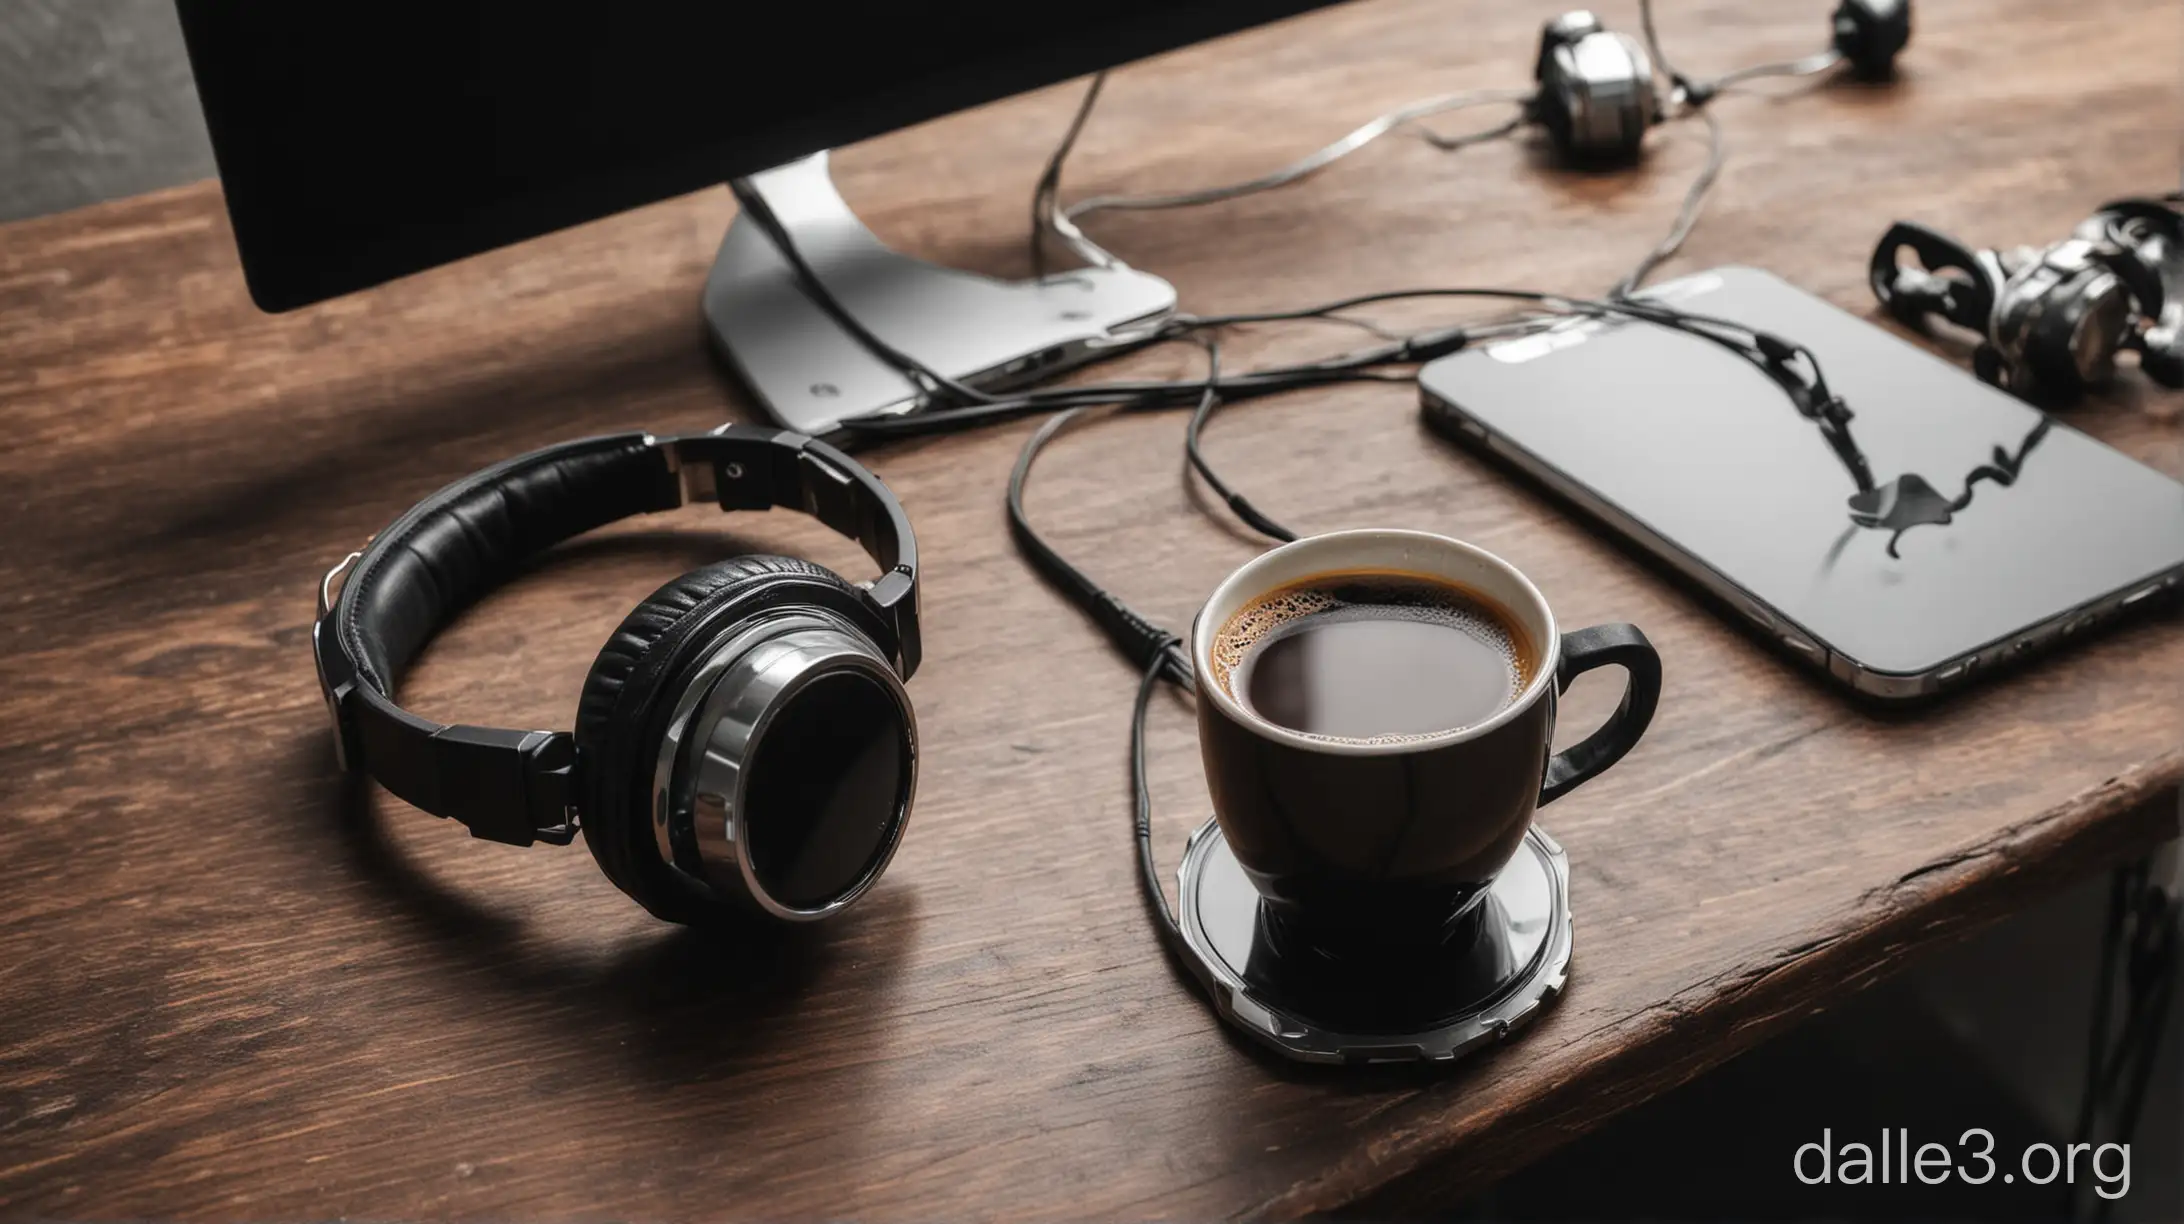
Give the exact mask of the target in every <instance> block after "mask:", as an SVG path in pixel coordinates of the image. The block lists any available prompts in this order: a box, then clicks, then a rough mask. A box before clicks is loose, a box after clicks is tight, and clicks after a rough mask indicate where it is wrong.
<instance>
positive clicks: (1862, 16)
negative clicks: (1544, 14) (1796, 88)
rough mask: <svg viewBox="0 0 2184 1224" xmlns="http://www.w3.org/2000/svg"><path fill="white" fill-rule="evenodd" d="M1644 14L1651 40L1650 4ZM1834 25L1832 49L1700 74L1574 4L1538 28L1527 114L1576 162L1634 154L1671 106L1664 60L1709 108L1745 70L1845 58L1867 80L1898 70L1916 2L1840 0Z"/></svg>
mask: <svg viewBox="0 0 2184 1224" xmlns="http://www.w3.org/2000/svg"><path fill="white" fill-rule="evenodd" d="M1645 12H1646V23H1647V25H1646V28H1647V31H1648V37H1649V38H1650V37H1651V30H1652V15H1651V10H1650V8H1648V9H1647V10H1645ZM1829 30H1830V39H1831V44H1832V51H1830V52H1823V53H1822V54H1820V55H1818V56H1814V57H1809V58H1808V59H1805V60H1796V61H1788V62H1784V63H1781V64H1768V65H1761V66H1759V67H1756V68H1752V69H1746V70H1745V71H1743V72H1737V73H1731V74H1729V75H1728V76H1726V77H1722V78H1720V79H1718V80H1713V81H1696V80H1693V79H1691V78H1689V77H1686V76H1684V75H1682V74H1681V73H1677V72H1674V71H1673V70H1671V69H1670V68H1669V67H1668V66H1667V65H1665V64H1659V65H1657V64H1655V63H1654V62H1653V57H1652V56H1649V55H1648V54H1647V53H1646V48H1645V45H1644V44H1643V43H1641V42H1639V40H1637V39H1635V38H1632V37H1631V36H1630V35H1628V34H1617V33H1615V32H1613V31H1611V30H1609V29H1608V28H1607V27H1606V26H1605V25H1604V24H1602V23H1601V20H1600V19H1599V18H1598V17H1596V16H1594V15H1593V14H1592V13H1591V12H1589V11H1587V10H1585V9H1576V10H1573V11H1571V12H1567V13H1564V14H1562V15H1561V16H1560V17H1557V18H1555V19H1554V20H1552V21H1550V22H1548V23H1547V24H1546V25H1545V26H1544V27H1542V28H1541V30H1540V36H1539V58H1538V60H1537V62H1536V63H1535V64H1534V66H1533V68H1532V78H1533V79H1534V80H1535V81H1537V82H1539V88H1538V90H1537V91H1536V92H1535V93H1534V94H1533V95H1532V101H1531V104H1530V110H1529V114H1530V117H1531V118H1532V119H1533V121H1535V122H1537V123H1538V124H1539V125H1540V126H1542V127H1544V128H1546V129H1547V133H1548V135H1549V137H1551V138H1552V139H1553V140H1554V143H1555V147H1556V148H1557V149H1558V150H1560V151H1561V153H1562V155H1563V156H1564V157H1566V158H1568V159H1570V160H1571V161H1574V162H1578V163H1581V164H1613V163H1620V162H1627V161H1629V160H1631V159H1632V158H1634V157H1636V156H1637V155H1638V150H1639V146H1640V145H1641V144H1643V143H1644V141H1645V135H1646V129H1647V128H1650V127H1652V126H1653V125H1654V124H1656V123H1659V122H1660V121H1661V119H1662V117H1663V112H1664V110H1665V109H1666V107H1664V105H1663V98H1662V96H1661V93H1660V90H1659V88H1658V86H1657V85H1656V84H1655V82H1654V70H1655V69H1656V68H1659V69H1660V70H1661V71H1662V72H1663V73H1665V74H1667V75H1668V76H1669V79H1670V82H1671V83H1672V84H1673V85H1674V86H1675V88H1676V91H1677V93H1676V95H1675V96H1676V97H1679V98H1681V99H1682V100H1683V102H1684V103H1685V104H1686V105H1687V106H1690V107H1700V106H1704V105H1705V104H1706V103H1707V102H1708V101H1710V100H1712V98H1713V97H1714V95H1715V94H1716V93H1717V92H1718V91H1719V90H1720V89H1721V88H1722V87H1723V86H1724V85H1726V84H1728V83H1729V82H1731V81H1735V80H1739V79H1741V78H1743V77H1745V76H1750V75H1769V74H1773V73H1777V72H1788V73H1792V74H1804V73H1808V72H1819V71H1825V70H1826V69H1827V68H1829V67H1832V66H1833V65H1835V64H1837V63H1842V64H1847V65H1848V66H1849V68H1850V72H1851V75H1853V76H1855V77H1857V78H1859V79H1861V80H1869V81H1880V80H1887V79H1888V78H1889V77H1891V76H1893V75H1894V74H1895V70H1896V54H1897V53H1898V52H1900V51H1902V50H1903V49H1904V47H1906V46H1908V45H1909V44H1910V42H1911V2H1910V0H1842V3H1840V4H1839V5H1837V6H1836V9H1835V13H1834V15H1833V16H1832V17H1831V18H1830V20H1829Z"/></svg>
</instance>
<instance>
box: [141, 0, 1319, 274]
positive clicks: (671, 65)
mask: <svg viewBox="0 0 2184 1224" xmlns="http://www.w3.org/2000/svg"><path fill="white" fill-rule="evenodd" d="M1329 2H1331V0H1104V2H1103V3H1100V4H1093V5H1075V4H1069V5H1061V4H1047V3H1040V2H1038V0H945V2H935V0H928V2H926V3H918V2H917V0H895V2H894V3H890V4H828V3H816V2H807V3H802V4H766V5H755V4H734V3H719V4H691V3H684V4H674V5H667V4H659V3H642V2H636V3H626V4H603V3H592V4H584V5H573V4H539V3H535V2H534V3H517V2H515V0H469V2H467V3H466V2H461V0H450V2H447V3H440V4H434V5H422V4H407V5H405V4H384V3H379V4H363V3H357V2H355V0H309V2H307V3H263V4H238V3H234V2H233V0H179V7H180V9H181V16H182V28H183V33H184V35H185V37H186V38H187V40H188V44H189V52H190V62H191V64H192V66H193V68H194V69H195V71H196V74H197V86H198V92H199V95H200V97H201V98H202V100H203V104H204V108H205V116H206V121H207V124H208V126H209V128H210V129H211V133H212V144H213V152H214V155H215V157H216V158H217V160H218V163H219V167H220V176H221V180H222V184H223V186H224V188H225V190H226V192H227V202H228V210H229V213H230V215H231V216H232V217H233V219H234V223H235V233H236V240H237V244H238V245H239V246H240V248H241V251H242V261H243V270H244V274H245V276H246V277H247V278H248V280H249V282H250V291H251V295H252V297H253V298H255V299H256V301H257V303H258V304H259V305H260V306H261V307H263V308H265V309H267V310H286V309H289V308H291V307H296V306H301V305H305V304H307V303H310V302H314V301H318V300H320V299H322V298H327V297H332V296H334V295H337V294H342V293H347V292H350V291H352V290H356V289H361V288H364V287H365V286H368V285H374V284H378V283H380V282H382V281H386V280H390V279H392V278H394V277H397V276H402V275H405V274H407V273H410V272H415V271H419V270H421V269H424V268H429V267H432V266H433V265H435V264H440V263H445V262H448V261H449V260H453V259H459V258H461V257H463V256H465V255H470V254H474V253H476V252H478V251H483V250H487V249H490V248H492V247H496V246H501V245H504V244H507V243H510V242H515V241H518V240H520V239H523V238H528V237H531V236H534V235H537V234H542V233H545V232H547V231H549V230H553V229H558V228H561V227H563V226H567V225H573V224H576V223H578V222H580V221H585V220H589V219H591V218H593V217H598V216H603V215H605V214H607V213H612V212H617V211H620V210H622V209H625V208H631V207H635V206H636V205H639V204H644V203H648V202H650V201H653V200H657V199H662V198H664V197H667V196H671V195H677V194H680V193H682V192H686V191H692V190H695V189H697V188H700V187H704V186H707V185H709V184H713V183H719V182H722V181H724V180H726V179H728V178H732V177H735V176H737V175H743V174H751V173H755V172H757V171H759V170H763V169H766V168H767V167H769V166H774V165H779V164H781V163H783V162H787V161H792V160H794V159H796V158H798V157H801V156H804V155H806V154H809V153H814V152H817V151H819V150H821V149H826V148H831V147H835V146H838V145H843V144H848V143H850V142H852V141H856V140H860V139H863V138H865V137H868V136H873V135H877V134H879V133H881V132H885V131H889V130H891V129H893V128H897V127H902V126H905V125H908V124H911V123H916V122H920V121H922V120H925V119H930V118H933V117H935V116H938V115H943V114H946V113H948V112H950V111H954V110H960V109H962V108H964V107H967V106H974V105H977V104H979V103H981V102H987V101H991V100H993V99H995V98H1001V97H1006V96H1008V95H1010V94H1013V93H1019V92H1022V91H1024V90H1027V89H1031V88H1035V87H1037V86H1040V85H1044V84H1048V83H1050V82H1053V81H1057V80H1064V79H1067V78H1069V77H1073V76H1078V75H1081V74H1084V73H1087V72H1091V71H1095V70H1097V69H1100V68H1104V67H1109V66H1111V65H1114V64H1118V63H1122V62H1124V61H1127V60H1131V59H1137V58H1140V57H1143V56H1146V55H1151V54H1153V53H1155V52H1158V51H1162V50H1166V49H1168V48H1171V47H1177V46H1182V45H1184V44H1187V43H1191V42H1196V41H1198V40H1200V39H1204V38H1209V37H1212V36H1214V35H1216V34H1221V33H1225V32H1228V31H1230V30H1236V29H1241V28H1243V27H1246V26H1250V25H1256V24H1259V23H1262V22H1266V21H1271V20H1274V19H1276V18H1280V17H1286V16H1289V15H1291V14H1294V13H1299V12H1303V11H1305V10H1307V9H1312V8H1318V7H1321V6H1323V5H1325V4H1327V3H1329Z"/></svg>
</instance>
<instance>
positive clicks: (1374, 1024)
mask: <svg viewBox="0 0 2184 1224" xmlns="http://www.w3.org/2000/svg"><path fill="white" fill-rule="evenodd" d="M1178 882H1179V885H1180V891H1179V894H1178V896H1179V901H1178V905H1179V908H1180V911H1181V913H1180V915H1179V917H1180V918H1181V922H1182V928H1183V943H1184V947H1185V948H1186V949H1187V953H1188V955H1187V960H1188V962H1189V966H1190V968H1191V970H1192V972H1193V973H1195V974H1196V975H1197V976H1198V977H1199V979H1200V980H1201V981H1202V982H1204V983H1205V985H1206V988H1207V991H1208V993H1209V994H1211V995H1212V997H1213V1004H1214V1008H1215V1010H1216V1011H1218V1012H1219V1013H1220V1015H1221V1018H1222V1019H1223V1020H1226V1021H1227V1022H1229V1023H1230V1024H1232V1025H1235V1026H1236V1027H1237V1028H1239V1029H1241V1030H1242V1031H1243V1032H1245V1033H1246V1034H1248V1035H1249V1036H1251V1037H1252V1038H1253V1039H1254V1040H1256V1041H1259V1042H1261V1043H1263V1044H1265V1045H1268V1046H1271V1047H1272V1048H1274V1049H1275V1050H1278V1051H1280V1052H1281V1053H1283V1054H1285V1055H1288V1056H1289V1057H1291V1058H1294V1059H1297V1060H1299V1061H1302V1062H1317V1063H1353V1064H1354V1063H1373V1062H1419V1061H1427V1062H1447V1061H1452V1060H1454V1059H1457V1058H1461V1057H1463V1056H1464V1055H1466V1054H1469V1053H1471V1052H1472V1051H1474V1050H1477V1049H1479V1048H1481V1047H1483V1046H1487V1045H1490V1044H1492V1043H1493V1042H1495V1041H1498V1040H1500V1039H1502V1038H1504V1037H1507V1036H1509V1035H1510V1034H1511V1033H1514V1032H1516V1031H1517V1030H1518V1029H1520V1028H1522V1027H1523V1026H1525V1025H1526V1024H1528V1023H1530V1022H1531V1021H1532V1020H1533V1019H1534V1018H1536V1017H1537V1016H1538V1014H1539V1011H1540V1008H1541V1007H1542V1006H1544V1005H1545V1004H1547V1003H1550V1002H1552V1001H1554V1000H1555V999H1556V998H1558V997H1559V996H1560V995H1561V993H1562V989H1563V986H1564V985H1565V984H1566V983H1567V982H1568V981H1569V972H1570V948H1571V942H1572V938H1571V925H1570V863H1569V858H1568V856H1567V855H1565V854H1564V853H1563V850H1562V847H1561V846H1560V845H1558V844H1556V842H1555V840H1554V839H1553V838H1551V837H1549V836H1548V835H1547V833H1546V831H1545V830H1543V829H1541V828H1540V827H1539V826H1538V825H1533V826H1532V828H1531V831H1530V832H1528V833H1527V834H1526V835H1525V838H1524V842H1523V844H1522V845H1521V846H1519V847H1518V850H1517V854H1516V857H1515V858H1513V859H1511V860H1510V862H1509V865H1508V866H1507V867H1505V868H1503V869H1502V872H1501V874H1500V875H1499V876H1497V877H1496V878H1495V880H1494V883H1493V885H1492V887H1491V888H1490V889H1489V890H1488V893H1487V896H1486V898H1485V900H1484V901H1483V902H1482V903H1480V904H1479V905H1477V906H1474V907H1473V909H1472V911H1471V914H1470V915H1467V917H1466V919H1465V920H1464V922H1463V924H1462V925H1461V927H1460V928H1459V929H1458V930H1457V931H1456V933H1455V934H1454V935H1453V936H1452V937H1451V938H1450V939H1449V940H1448V941H1447V942H1446V943H1445V944H1443V945H1442V946H1441V948H1440V949H1438V950H1437V954H1436V955H1432V956H1427V957H1419V958H1415V959H1411V960H1408V961H1406V962H1404V963H1402V964H1400V965H1397V966H1385V965H1380V964H1375V965H1373V966H1366V967H1360V968H1358V969H1355V970H1352V971H1350V972H1352V973H1353V974H1354V975H1355V980H1349V981H1343V980H1338V979H1340V977H1341V975H1342V974H1343V972H1344V971H1343V970H1342V969H1340V968H1336V967H1331V965H1330V963H1328V962H1326V961H1324V960H1323V959H1322V958H1320V957H1318V956H1317V955H1316V953H1315V951H1314V950H1313V949H1310V948H1298V947H1296V946H1294V945H1293V944H1290V943H1285V942H1283V941H1282V939H1281V938H1280V936H1279V933H1278V932H1277V931H1276V930H1275V929H1273V928H1271V927H1269V926H1268V925H1267V923H1266V922H1265V921H1264V918H1263V911H1262V907H1261V898H1260V895H1259V892H1258V890H1257V889H1255V888H1253V887H1252V884H1251V880H1250V879H1249V878H1248V877H1247V876H1245V874H1244V870H1243V867H1242V866H1241V865H1240V864H1238V863H1237V861H1236V856H1235V855H1234V854H1233V853H1232V852H1231V851H1230V850H1229V846H1228V841H1227V839H1226V838H1225V837H1223V836H1222V833H1221V828H1220V826H1219V824H1218V823H1216V822H1215V821H1212V820H1208V821H1207V822H1206V823H1205V824H1204V825H1202V826H1200V828H1199V829H1198V831H1197V832H1196V833H1193V834H1192V835H1191V840H1190V845H1189V847H1188V848H1186V849H1185V850H1184V852H1183V866H1182V869H1181V872H1180V874H1179V880H1178Z"/></svg>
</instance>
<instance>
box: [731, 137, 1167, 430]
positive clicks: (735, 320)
mask: <svg viewBox="0 0 2184 1224" xmlns="http://www.w3.org/2000/svg"><path fill="white" fill-rule="evenodd" d="M749 183H750V185H751V186H752V187H753V188H755V189H756V190H757V191H758V192H759V193H760V194H762V195H763V196H764V197H765V199H766V201H767V202H768V203H769V204H771V205H772V206H773V210H774V212H775V214H777V215H778V216H779V217H780V219H781V223H782V224H783V225H784V226H786V227H787V229H788V231H789V233H790V234H791V235H792V236H794V238H795V240H796V244H797V249H798V250H799V251H801V252H802V253H803V255H804V257H805V259H806V260H808V261H809V262H810V263H811V266H812V268H813V269H814V270H815V271H816V272H817V273H818V274H819V279H820V280H821V281H823V282H824V283H825V284H826V286H827V287H828V288H829V289H830V290H832V291H833V293H834V295H835V296H836V297H837V298H839V299H840V300H841V303H842V305H843V307H844V308H846V309H847V310H848V311H849V313H850V314H852V315H854V316H855V317H856V318H857V319H858V321H859V322H861V323H863V324H864V325H865V326H866V327H869V328H871V329H872V331H873V332H874V333H875V334H877V335H878V336H879V337H880V338H882V339H884V340H886V341H887V342H888V343H889V344H892V345H894V346H895V347H896V348H898V349H900V350H902V351H903V352H905V353H908V354H910V355H911V356H914V357H916V358H917V359H918V360H919V361H921V362H923V363H925V364H926V365H927V366H930V367H931V368H933V369H934V370H936V371H938V372H940V373H942V374H946V375H948V376H949V377H951V378H954V379H957V380H958V381H961V382H965V383H969V384H971V385H973V386H976V387H978V388H979V389H980V390H988V391H990V390H996V389H1001V388H1006V387H1007V386H1009V385H1010V384H1012V383H1021V382H1025V381H1029V380H1030V379H1032V378H1035V377H1043V376H1045V375H1048V374H1052V373H1054V372H1055V371H1057V370H1059V369H1062V368H1065V367H1068V366H1072V365H1077V364H1080V363H1082V362H1086V361H1090V360H1092V359H1094V358H1097V357H1099V356H1101V355H1103V354H1105V353H1108V352H1111V351H1113V350H1114V349H1115V348H1117V347H1118V346H1119V345H1120V344H1122V343H1124V342H1126V341H1127V340H1128V339H1129V338H1130V337H1131V336H1132V335H1133V334H1134V333H1138V332H1141V331H1143V330H1144V328H1145V326H1146V325H1148V324H1150V323H1153V322H1157V321H1158V320H1159V319H1160V318H1161V317H1163V316H1165V315H1166V314H1168V313H1169V312H1171V311H1173V310H1174V309H1175V289H1174V287H1173V286H1171V285H1169V284H1168V282H1166V281H1164V280H1162V279H1160V278H1159V277H1157V276H1150V275H1147V274H1146V273H1143V272H1138V271H1135V270H1133V269H1130V268H1125V267H1114V268H1074V269H1071V270H1069V271H1066V272H1056V273H1052V274H1050V275H1048V276H1046V277H1045V278H1043V279H1041V280H1035V281H1001V280H994V279H992V278H990V277H985V276H978V275H975V274H973V273H969V272H959V271H957V270H956V269H954V268H943V267H940V266H938V265H936V264H930V263H926V262H925V261H923V260H919V259H912V258H910V257H909V256H907V255H901V254H897V253H896V252H894V251H891V250H889V249H888V248H887V247H885V246H883V245H881V243H880V240H879V239H878V238H876V237H874V236H873V234H872V231H871V230H868V229H866V228H865V227H864V224H863V222H860V221H859V220H858V219H857V216H856V214H854V213H852V212H850V211H849V205H848V204H846V203H844V202H843V200H842V197H841V194H840V193H839V192H837V191H835V189H834V180H833V179H832V178H831V177H830V176H829V175H828V173H827V155H826V154H824V153H817V154H813V155H812V156H810V157H807V158H805V159H803V160H802V161H796V162H791V163H789V164H788V165H785V166H778V167H775V168H774V169H772V170H768V171H765V172H763V173H760V174H755V175H752V176H751V178H750V179H749ZM704 309H705V326H706V330H707V332H708V333H709V334H710V335H711V336H712V340H713V344H714V345H715V347H716V348H717V349H718V350H719V352H720V354H721V356H722V357H723V358H725V359H726V360H727V361H728V362H729V364H730V365H732V366H734V367H735V369H736V372H737V373H739V374H741V375H742V376H743V379H744V382H745V383H746V384H747V385H748V386H749V387H750V388H751V391H752V393H753V394H755V395H756V396H757V397H758V400H759V403H760V405H761V406H763V407H764V408H765V410H766V412H767V414H768V415H769V416H771V417H772V418H773V419H774V420H775V421H778V422H780V423H781V424H782V425H784V426H786V427H788V428H790V429H794V430H796V431H798V432H799V433H806V434H812V435H814V436H819V437H824V436H826V435H827V434H828V433H830V432H832V431H833V429H834V427H835V425H836V423H837V422H839V421H841V420H843V419H845V418H847V417H853V416H865V415H869V414H872V413H881V412H909V411H911V410H913V409H914V408H916V407H917V391H916V389H915V388H914V387H913V386H912V385H911V382H910V380H909V379H908V378H906V377H904V376H903V375H902V374H901V373H900V372H898V371H897V370H896V369H894V367H892V366H889V365H887V364H886V363H884V362H882V361H881V360H879V359H878V358H876V357H874V356H873V355H872V354H871V353H869V352H867V351H866V350H865V349H864V347H863V346H861V345H860V344H859V343H858V342H857V340H856V339H855V338H854V337H852V336H851V335H849V333H847V332H845V331H843V330H842V329H841V328H840V327H839V326H837V325H836V324H835V322H834V320H833V319H831V318H829V317H828V316H827V315H826V313H825V312H824V311H822V310H820V308H819V307H818V306H817V305H815V304H814V303H813V302H812V301H811V299H810V298H809V297H807V296H806V295H805V294H804V292H803V290H802V288H801V287H799V286H798V285H797V283H796V280H795V276H794V274H793V273H792V272H791V271H790V268H789V265H788V263H787V261H786V260H784V259H783V258H782V257H781V254H780V252H778V251H776V250H775V249H774V247H773V245H772V244H771V243H769V242H768V241H767V240H766V237H765V235H764V234H763V233H761V232H760V231H759V229H758V227H757V226H755V225H753V224H751V223H750V221H749V220H747V219H746V218H743V217H738V218H736V220H735V221H734V223H733V224H731V225H730V226H729V227H728V235H727V237H726V238H724V239H722V240H721V244H720V254H719V256H718V257H716V258H715V259H714V261H713V271H712V273H711V274H710V275H708V276H707V277H706V278H705V297H704Z"/></svg>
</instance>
